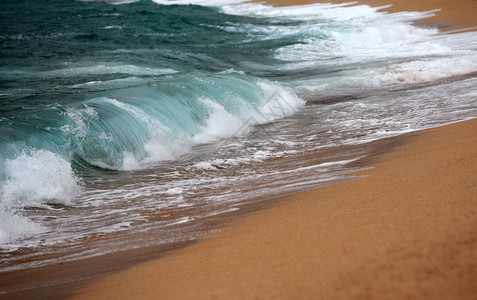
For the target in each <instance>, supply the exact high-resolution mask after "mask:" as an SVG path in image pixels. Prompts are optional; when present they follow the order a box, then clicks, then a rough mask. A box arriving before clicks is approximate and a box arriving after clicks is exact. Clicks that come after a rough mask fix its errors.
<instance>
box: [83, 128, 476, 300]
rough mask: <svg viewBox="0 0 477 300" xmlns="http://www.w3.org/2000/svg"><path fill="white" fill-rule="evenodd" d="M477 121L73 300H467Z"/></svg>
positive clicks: (423, 135)
mask: <svg viewBox="0 0 477 300" xmlns="http://www.w3.org/2000/svg"><path fill="white" fill-rule="evenodd" d="M476 170H477V120H472V121H466V122H462V123H457V124H452V125H448V126H445V127H441V128H437V129H431V130H427V131H423V132H419V135H417V136H413V137H412V138H411V139H410V141H409V142H408V143H406V144H405V145H403V146H400V147H398V149H397V150H396V151H393V152H391V153H389V154H386V155H384V156H383V157H381V158H380V162H379V163H377V164H376V165H375V166H374V167H373V168H372V169H368V170H365V171H362V172H361V173H360V175H362V176H364V177H362V178H360V179H356V180H351V181H347V182H344V183H340V184H336V185H331V186H327V187H324V188H319V189H316V190H312V191H309V192H305V193H302V194H298V195H296V196H293V197H290V198H289V199H288V200H287V201H285V202H284V204H282V205H280V206H279V207H275V208H272V209H269V210H265V211H261V212H257V213H255V214H253V215H251V216H248V217H245V218H243V219H240V220H238V221H235V222H233V223H232V224H231V225H230V226H229V227H227V228H226V229H225V230H223V231H222V232H220V233H218V234H216V235H215V236H213V237H212V238H209V239H207V240H205V241H204V242H201V243H198V244H195V245H192V246H189V247H186V248H183V249H180V250H177V251H174V252H172V254H171V255H169V256H166V257H164V258H162V259H158V260H155V261H152V262H149V263H146V264H142V265H139V266H137V267H135V268H133V269H131V270H128V271H126V272H122V273H118V274H116V275H113V276H111V277H109V278H106V279H105V280H102V281H100V282H97V283H95V284H93V285H90V286H88V287H86V288H85V289H83V290H82V294H81V296H80V297H79V298H78V299H107V298H111V299H133V298H137V297H138V296H139V297H140V298H143V299H335V298H336V299H350V298H352V299H403V298H411V299H415V298H423V299H477V171H476Z"/></svg>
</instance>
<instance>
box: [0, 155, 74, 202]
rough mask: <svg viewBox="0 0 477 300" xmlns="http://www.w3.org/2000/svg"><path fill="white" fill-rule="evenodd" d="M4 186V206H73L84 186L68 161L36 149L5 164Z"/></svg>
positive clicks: (2, 188) (2, 193)
mask: <svg viewBox="0 0 477 300" xmlns="http://www.w3.org/2000/svg"><path fill="white" fill-rule="evenodd" d="M5 178H6V180H5V181H4V182H2V183H1V186H0V191H1V204H2V206H3V207H16V206H40V205H41V204H44V203H46V202H53V203H62V204H69V203H71V201H72V200H73V199H74V198H75V196H77V195H78V194H79V193H80V191H81V187H80V185H79V184H78V179H77V178H76V176H75V175H74V173H73V170H72V169H71V165H70V163H69V162H68V161H66V160H65V159H63V158H62V157H61V156H59V155H58V154H55V153H52V152H49V151H46V150H32V151H30V152H29V153H23V154H22V155H20V156H18V157H17V158H15V159H9V160H6V162H5Z"/></svg>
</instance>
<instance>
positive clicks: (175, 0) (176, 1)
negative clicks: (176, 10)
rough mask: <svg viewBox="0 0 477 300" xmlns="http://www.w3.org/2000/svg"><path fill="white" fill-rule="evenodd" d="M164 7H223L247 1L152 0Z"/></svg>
mask: <svg viewBox="0 0 477 300" xmlns="http://www.w3.org/2000/svg"><path fill="white" fill-rule="evenodd" d="M152 1H153V2H155V3H157V4H162V5H188V4H193V5H202V6H222V5H227V4H235V3H241V2H244V1H246V0H152Z"/></svg>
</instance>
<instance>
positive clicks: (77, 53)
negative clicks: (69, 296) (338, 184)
mask: <svg viewBox="0 0 477 300" xmlns="http://www.w3.org/2000/svg"><path fill="white" fill-rule="evenodd" d="M156 2H159V1H156ZM156 2H153V1H149V0H142V1H137V2H133V3H126V4H121V5H116V4H117V2H116V3H113V4H112V3H107V2H81V1H72V0H71V1H66V0H65V1H8V0H6V1H2V2H1V3H0V245H1V246H2V247H3V249H5V250H4V251H5V253H13V252H14V251H17V250H18V249H30V250H31V251H33V253H36V252H35V251H38V253H40V252H41V253H48V252H49V251H50V250H51V247H56V246H58V245H70V246H71V245H75V247H77V246H78V245H81V243H82V242H81V241H82V239H84V238H88V237H90V236H92V235H97V234H101V235H104V236H108V234H111V233H118V232H134V231H141V232H147V231H148V230H151V228H158V227H159V228H162V227H161V226H165V225H164V224H163V223H160V222H159V223H158V222H149V221H147V219H148V218H147V217H146V214H149V213H151V211H156V210H157V209H163V208H167V209H169V210H174V209H182V208H184V207H191V206H192V207H194V205H212V204H213V205H218V203H221V205H222V206H221V211H230V210H235V209H237V208H236V207H235V206H233V205H229V206H227V205H225V206H224V205H223V203H229V202H230V203H235V202H237V201H243V200H245V199H250V198H253V197H256V196H264V195H268V196H270V197H273V196H274V195H275V196H276V195H278V194H281V193H291V192H294V191H298V190H302V189H306V188H310V187H312V186H316V185H318V184H323V183H325V182H331V181H333V180H336V179H337V178H338V177H339V176H340V175H341V174H342V173H343V172H345V171H344V169H343V166H344V165H346V163H347V162H349V161H352V160H354V159H357V158H358V157H359V154H356V155H355V156H353V157H351V156H350V157H345V158H342V159H332V158H329V159H327V160H326V162H323V161H321V162H320V163H317V164H316V165H312V166H310V165H309V163H306V162H304V161H302V162H299V163H296V162H295V163H293V164H290V163H283V164H271V163H270V161H274V160H277V159H285V158H288V157H291V156H299V155H302V154H303V153H307V152H309V151H314V150H316V149H320V148H324V147H329V146H334V145H343V144H360V143H364V142H367V141H370V140H374V139H377V138H381V137H387V136H392V135H397V134H400V133H403V132H409V131H413V130H418V129H422V128H427V127H433V126H438V125H442V124H445V123H448V122H453V121H457V120H462V119H467V118H472V117H475V116H476V112H477V105H476V104H475V103H476V101H475V99H476V96H477V90H476V88H475V87H476V86H477V85H476V82H475V79H474V77H473V75H471V74H472V73H473V72H475V71H477V52H476V48H477V36H476V34H475V33H474V32H469V33H455V34H445V33H441V32H439V30H438V29H435V28H423V27H421V26H418V25H416V24H414V22H415V21H416V20H419V19H422V18H424V17H426V16H428V15H431V14H432V13H431V12H421V13H418V12H416V13H413V12H410V13H399V14H386V13H383V12H378V11H377V9H375V8H371V7H369V6H340V5H328V4H316V5H310V6H305V7H291V8H275V7H273V6H268V5H262V4H240V3H235V4H234V3H232V2H229V3H227V2H226V1H223V2H222V3H220V5H218V4H217V6H205V5H203V4H204V3H205V2H202V3H200V2H196V3H198V4H202V5H189V4H187V3H182V4H181V5H163V4H159V3H156ZM469 74H470V75H469ZM452 76H453V77H452ZM450 77H452V80H443V79H446V78H450ZM306 102H308V104H309V105H305V103H306ZM297 161H300V160H299V159H298V160H297ZM198 218H200V217H199V216H197V215H190V216H187V217H185V219H184V218H182V217H181V219H177V220H176V219H174V220H172V221H171V222H178V223H187V222H189V221H191V220H194V219H198ZM166 223H167V222H166ZM149 242H150V241H148V243H149ZM161 242H162V241H155V242H153V243H161ZM38 247H40V248H38ZM65 247H66V248H65V249H67V246H65ZM71 247H72V246H71ZM118 247H119V248H121V247H127V245H119V246H118ZM35 249H37V250H35ZM103 250H104V249H103ZM103 250H101V249H99V250H98V253H102V252H101V251H103ZM12 251H13V252H12ZM42 251H43V252H42ZM98 253H96V254H98ZM80 256H81V255H80ZM5 257H6V259H5V260H4V261H3V262H2V263H4V264H5V266H7V265H11V264H13V263H12V261H14V260H15V257H16V256H15V255H13V256H12V257H10V256H8V257H7V256H5Z"/></svg>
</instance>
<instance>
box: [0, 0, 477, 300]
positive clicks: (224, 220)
mask: <svg viewBox="0 0 477 300" xmlns="http://www.w3.org/2000/svg"><path fill="white" fill-rule="evenodd" d="M267 2H268V3H276V2H277V1H267ZM302 2H303V3H302ZM304 2H308V3H314V2H317V1H308V0H299V1H293V4H304ZM321 2H325V1H321ZM332 2H333V3H344V2H348V1H332ZM392 2H396V1H392ZM437 2H439V1H433V0H425V1H424V2H422V3H421V2H420V3H418V4H414V3H411V2H408V1H404V2H398V3H395V4H396V5H395V6H393V7H390V8H386V9H384V10H385V11H388V12H395V11H406V10H407V11H410V10H420V11H426V10H432V9H435V8H434V5H433V4H432V3H437ZM441 2H442V3H444V2H446V1H441ZM459 2H460V0H459ZM465 2H466V3H467V2H469V3H470V1H465ZM429 3H431V4H432V5H431V4H429ZM439 3H440V2H439ZM359 4H369V5H372V6H383V5H386V4H389V2H387V1H384V0H364V1H359ZM281 5H290V3H288V4H287V3H285V2H284V1H282V0H280V3H279V5H277V6H281ZM446 5H447V6H448V7H450V8H451V9H452V10H455V9H454V8H455V7H454V6H458V4H455V2H453V3H446ZM474 6H475V5H474ZM421 7H422V8H421ZM465 7H466V6H465V5H464V6H462V7H459V8H457V9H461V10H462V9H463V10H466V11H467V14H470V16H471V18H470V21H469V20H467V19H466V17H464V18H463V19H462V20H460V19H459V16H458V15H454V16H452V15H446V14H443V11H441V12H438V13H437V16H436V17H432V18H429V19H424V20H421V21H420V23H421V24H423V25H424V26H427V24H429V25H430V26H433V27H440V29H441V30H446V29H447V30H454V29H457V28H463V27H465V28H468V27H471V26H477V22H476V21H477V20H474V19H473V18H472V9H469V8H465ZM474 9H475V8H474ZM445 10H446V9H445V8H444V11H445ZM428 22H429V23H428ZM456 24H458V25H456ZM469 122H475V120H474V121H469ZM450 126H453V125H450ZM444 127H447V126H444ZM439 128H440V127H439ZM439 128H438V129H437V130H439ZM432 130H434V129H431V131H432ZM421 135H424V136H426V135H427V131H423V132H421V131H419V132H413V133H410V134H405V135H402V136H398V137H394V138H391V139H395V141H396V142H395V143H393V142H391V143H390V146H389V147H383V149H379V147H377V148H376V149H379V150H378V151H377V153H374V155H371V156H369V157H367V158H366V160H367V161H364V162H361V163H362V164H363V165H366V166H368V165H369V164H372V165H374V163H375V160H376V157H381V155H382V154H383V153H388V152H389V153H388V154H385V156H386V157H388V156H392V155H394V154H395V151H394V147H399V148H401V147H406V145H407V142H408V141H409V140H411V143H412V141H414V140H415V139H417V140H419V139H420V136H421ZM416 136H417V137H416ZM380 141H381V142H382V140H380ZM380 141H377V142H376V143H379V142H380ZM372 143H373V142H372ZM365 145H366V146H367V145H368V144H365ZM403 145H404V146H403ZM330 151H333V149H331V150H330ZM393 153H394V154H393ZM378 165H379V163H378ZM351 175H353V174H351ZM358 175H365V176H368V174H367V171H366V172H364V173H359V174H358ZM347 182H348V181H347ZM341 184H342V183H338V184H334V185H332V186H338V187H339V186H340V185H341ZM319 189H320V190H321V189H322V188H319ZM314 191H316V190H312V191H310V192H305V194H306V193H313V192H314ZM299 195H302V193H300V194H299ZM299 195H296V196H291V197H287V198H285V199H278V200H277V199H275V200H273V201H275V202H273V201H266V202H265V203H259V204H256V205H255V206H254V205H253V204H252V205H250V207H248V206H247V208H245V209H244V211H242V212H240V213H231V214H226V215H223V216H221V217H220V218H218V221H217V220H211V221H210V223H212V225H211V226H215V228H222V227H226V229H225V231H226V232H229V231H230V230H232V231H233V230H235V229H230V228H231V227H234V228H235V226H236V225H237V224H238V225H239V226H242V227H243V226H246V227H248V228H249V229H250V228H253V227H254V226H256V225H250V224H248V225H243V224H245V223H246V222H248V221H247V220H249V219H253V218H257V216H258V215H260V216H261V215H262V214H267V213H268V212H270V211H276V210H283V209H284V208H283V207H289V205H292V204H291V202H290V201H299V202H301V201H302V200H301V199H299V200H293V199H295V197H299ZM293 205H295V204H293ZM293 205H292V206H293ZM296 205H297V206H300V205H301V204H296ZM285 215H286V214H285ZM280 218H282V217H280ZM237 219H239V220H237ZM275 221H277V220H276V219H275ZM206 222H209V221H206ZM310 224H311V223H310ZM232 235H235V236H237V233H233V234H232ZM266 235H267V233H265V236H266ZM216 238H218V239H221V238H223V233H221V232H220V233H219V234H213V235H212V236H211V237H210V238H209V237H208V238H205V239H199V241H198V243H197V242H195V241H191V242H183V243H177V244H174V245H168V246H166V247H157V248H154V249H153V248H152V247H151V249H142V250H141V251H139V252H134V251H130V252H127V253H121V254H120V255H115V254H112V255H110V256H108V257H100V258H97V259H87V260H82V261H74V262H68V263H65V265H67V264H68V265H69V266H68V268H73V269H74V270H73V271H71V270H70V271H69V272H70V273H74V272H76V270H77V271H79V272H83V273H82V274H83V275H82V277H81V280H79V281H77V282H70V283H69V284H67V285H66V286H63V287H62V289H61V290H60V291H58V290H57V291H55V287H54V286H53V285H52V286H53V288H52V287H51V286H47V287H46V289H50V291H49V292H48V293H47V294H48V295H50V296H51V297H54V298H64V297H68V296H71V294H70V292H71V291H76V290H75V289H76V288H77V286H79V283H81V284H88V285H87V286H86V290H81V292H83V291H86V294H84V295H83V294H80V298H81V297H86V298H88V297H92V298H96V297H100V296H105V295H106V294H95V293H97V292H98V290H97V289H98V285H101V284H106V285H107V287H106V288H101V287H100V288H99V289H103V290H102V291H100V292H106V293H107V292H112V291H114V292H117V293H119V294H121V295H123V296H124V297H127V296H126V295H128V294H125V293H124V289H126V287H122V286H121V282H119V283H118V282H116V283H112V282H113V281H111V280H115V279H114V278H117V277H118V276H123V274H127V273H128V272H130V271H125V272H124V271H123V270H124V269H126V268H131V267H132V269H131V271H134V270H137V269H138V268H143V266H152V264H155V263H157V262H159V261H162V260H163V259H165V260H170V259H174V257H176V260H177V257H178V256H177V255H182V253H183V251H186V252H187V251H193V252H195V251H196V250H194V249H196V248H195V247H202V245H203V244H208V243H209V242H210V241H213V240H215V239H216ZM257 243H258V244H259V246H260V245H263V243H264V242H261V241H258V242H257ZM238 247H241V246H238ZM277 247H279V245H277ZM158 249H159V250H158ZM190 249H192V250H190ZM241 249H243V248H241ZM158 251H159V252H158ZM353 251H354V249H346V252H353ZM191 255H192V253H191ZM195 255H196V253H195V254H193V256H195ZM264 255H265V254H264ZM301 258H303V257H301ZM103 259H104V260H105V261H102V260H103ZM151 259H154V260H152V261H150V260H151ZM297 259H300V258H297ZM144 261H148V262H146V263H144ZM114 262H116V263H117V262H120V264H121V266H118V265H115V263H114ZM302 262H304V261H302ZM302 262H301V263H302ZM256 263H260V261H256ZM274 263H275V262H272V264H274ZM89 264H92V265H93V267H92V269H94V270H96V271H95V272H91V271H90V270H87V269H89V268H91V267H90V266H89ZM96 264H97V265H96ZM108 266H109V269H108ZM111 266H114V267H113V268H111ZM65 267H66V266H64V267H60V266H58V265H55V266H51V268H50V269H49V270H50V272H52V273H54V272H57V273H59V275H58V274H57V275H56V276H57V277H58V278H59V279H61V276H62V274H64V272H65ZM202 267H203V266H202ZM234 267H235V268H237V269H240V268H241V267H243V266H240V265H234ZM98 270H100V271H99V272H98ZM174 270H176V271H177V270H180V269H177V268H176V269H174ZM30 271H31V270H27V271H26V274H29V272H30ZM34 271H35V272H36V277H35V278H36V279H38V280H40V281H38V282H40V283H41V282H42V281H43V282H47V281H45V280H44V279H42V278H41V277H42V276H44V274H42V272H41V271H40V270H34ZM58 271H60V272H58ZM84 272H90V273H91V274H89V276H90V277H88V278H86V280H85V277H84V274H86V273H84ZM181 272H183V273H177V274H175V275H173V278H175V279H176V280H181V278H180V277H181V276H183V275H184V274H185V273H184V272H188V270H182V271H181ZM228 272H230V271H228ZM153 273H154V271H153ZM225 273H227V270H225ZM111 274H112V277H106V278H105V279H104V280H103V279H102V278H103V277H104V276H105V275H107V276H110V275H111ZM200 274H203V273H199V276H200ZM132 276H140V278H144V277H146V276H152V277H154V276H156V274H151V273H143V274H139V275H138V274H136V275H132ZM254 276H257V275H256V274H255V275H254ZM287 276H288V275H287ZM350 276H351V275H350ZM186 277H188V276H186ZM285 277H286V276H285ZM285 277H284V280H285V279H286V278H285ZM348 277H349V276H348ZM398 277H399V276H398ZM27 278H28V276H27ZM350 278H351V279H350V280H351V282H356V281H357V280H358V281H359V279H360V278H355V277H353V276H351V277H350ZM156 279H157V278H156ZM298 279H299V278H298ZM121 280H123V279H121ZM161 280H162V279H161ZM92 281H93V283H92V284H91V285H89V284H90V282H92ZM106 282H109V283H106ZM128 282H129V281H128ZM148 282H149V283H151V284H152V282H151V281H148ZM255 285H256V283H254V282H252V283H250V285H245V284H244V286H245V288H244V289H247V288H248V287H249V286H252V287H253V286H255ZM338 285H339V284H338ZM45 286H46V285H45ZM358 286H359V285H358ZM42 288H43V287H42ZM42 288H40V289H39V290H41V289H42ZM132 288H140V284H139V283H138V282H135V283H133V287H132ZM206 288H207V286H206ZM308 288H309V287H305V289H308ZM175 289H178V288H175V287H174V288H173V292H174V291H175ZM183 289H185V290H186V291H185V292H187V289H188V287H187V286H186V285H183ZM223 289H224V287H220V286H219V287H218V290H217V291H218V292H217V293H215V294H212V295H211V294H209V296H210V297H206V294H204V296H203V297H204V298H214V297H217V295H220V292H221V291H222V290H223ZM338 289H339V290H343V289H346V287H345V288H343V287H342V286H338ZM91 292H92V293H93V294H89V296H88V293H91ZM206 292H207V291H206ZM208 292H214V289H208ZM236 292H237V291H236ZM40 293H41V292H40ZM198 293H199V294H201V295H202V292H198ZM27 294H28V293H27ZM28 295H29V296H36V297H42V296H44V295H43V294H41V295H38V294H35V292H34V291H33V292H31V293H30V294H28ZM45 295H46V294H45ZM137 295H141V296H143V297H147V295H146V294H143V293H142V292H138V293H136V294H130V297H132V296H136V297H137ZM276 295H277V294H274V291H271V292H270V293H269V294H267V295H265V296H264V297H265V298H275V296H276ZM378 295H379V294H378ZM107 296H111V295H110V294H107ZM116 296H117V295H114V297H116ZM149 296H150V297H152V298H154V297H155V296H156V295H155V294H149ZM183 296H184V295H182V296H179V298H182V297H183ZM186 296H187V295H186ZM189 296H190V298H196V297H195V296H196V295H195V294H194V293H191V294H189ZM229 296H234V295H227V296H225V295H224V296H222V295H221V297H229ZM239 296H240V293H239V292H237V293H235V297H237V298H242V297H239ZM252 296H253V295H252ZM332 296H334V295H332ZM7 297H8V295H7ZM111 297H112V296H111ZM244 297H246V298H247V296H244ZM290 297H296V294H292V295H290ZM0 298H2V294H1V293H0ZM232 298H233V297H232ZM287 298H288V297H287ZM326 298H328V296H326Z"/></svg>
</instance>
